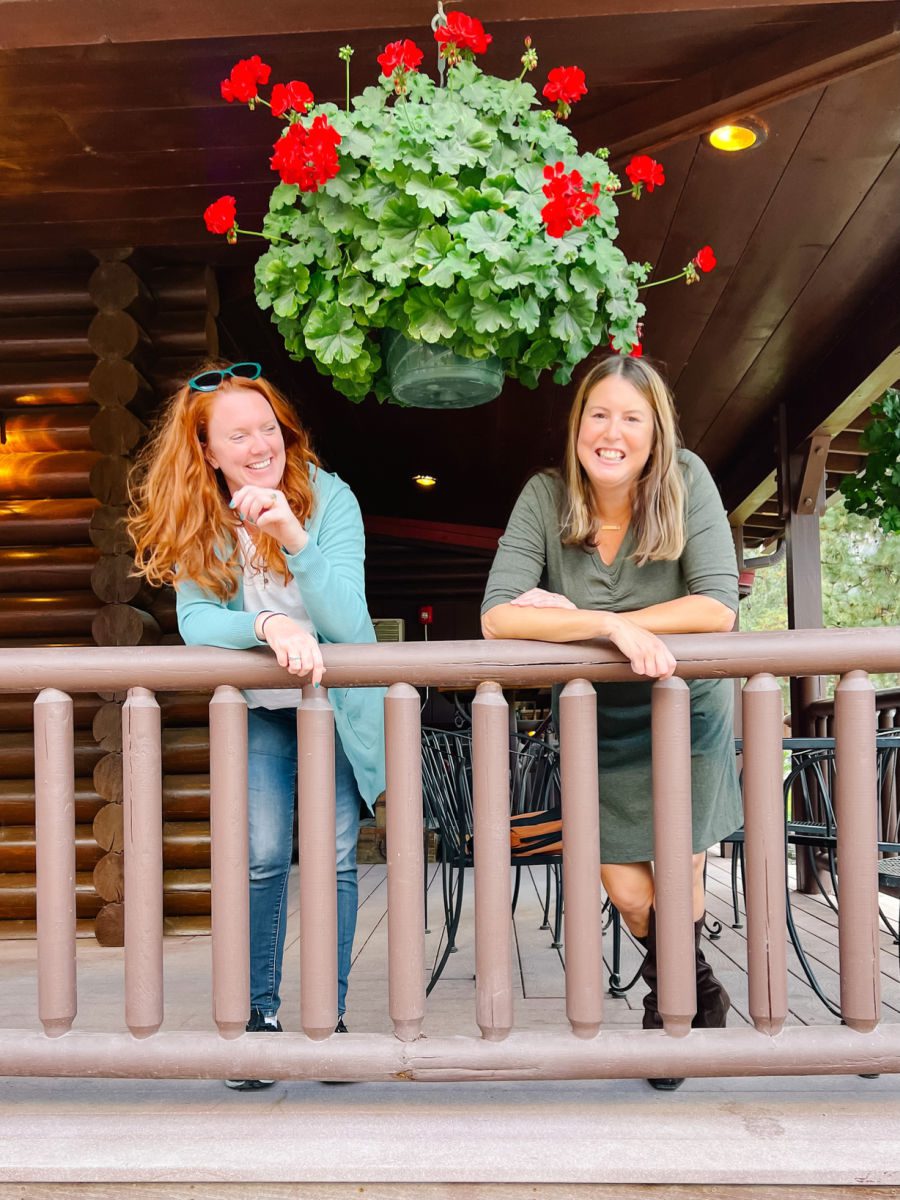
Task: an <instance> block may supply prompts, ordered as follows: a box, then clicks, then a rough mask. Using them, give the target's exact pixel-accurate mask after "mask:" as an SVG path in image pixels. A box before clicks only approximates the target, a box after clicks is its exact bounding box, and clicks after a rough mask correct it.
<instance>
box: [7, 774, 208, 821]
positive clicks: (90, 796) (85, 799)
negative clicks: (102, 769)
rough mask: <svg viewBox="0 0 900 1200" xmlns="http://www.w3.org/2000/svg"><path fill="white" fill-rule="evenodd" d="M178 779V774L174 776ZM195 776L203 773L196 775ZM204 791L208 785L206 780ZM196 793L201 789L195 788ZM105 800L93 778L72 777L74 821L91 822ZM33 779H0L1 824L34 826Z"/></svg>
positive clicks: (201, 815) (202, 815)
mask: <svg viewBox="0 0 900 1200" xmlns="http://www.w3.org/2000/svg"><path fill="white" fill-rule="evenodd" d="M176 778H177V776H176ZM197 778H198V779H204V778H206V776H202V775H198V776H197ZM206 790H207V793H208V791H209V784H208V782H207V789H206ZM197 791H198V792H199V791H200V789H199V788H198V789H197ZM105 804H106V801H105V800H104V799H103V798H102V797H101V796H98V795H97V793H96V792H95V791H94V783H93V780H92V779H76V780H75V821H76V823H78V824H81V825H88V824H90V823H91V822H92V821H93V820H94V818H95V817H96V815H97V813H98V812H99V811H100V809H101V808H103V806H104V805H105ZM208 809H209V804H208V802H207V812H206V813H202V812H197V813H189V814H187V815H189V816H194V815H196V816H197V817H208V816H209V812H208ZM34 819H35V818H34V780H33V779H0V825H33V824H34Z"/></svg>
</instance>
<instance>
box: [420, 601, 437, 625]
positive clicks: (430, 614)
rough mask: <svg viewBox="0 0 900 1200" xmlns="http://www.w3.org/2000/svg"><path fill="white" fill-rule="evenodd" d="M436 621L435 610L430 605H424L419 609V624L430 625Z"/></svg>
mask: <svg viewBox="0 0 900 1200" xmlns="http://www.w3.org/2000/svg"><path fill="white" fill-rule="evenodd" d="M433 620H434V609H433V608H432V607H431V605H430V604H422V605H421V606H420V607H419V624H420V625H430V624H431V623H432V621H433Z"/></svg>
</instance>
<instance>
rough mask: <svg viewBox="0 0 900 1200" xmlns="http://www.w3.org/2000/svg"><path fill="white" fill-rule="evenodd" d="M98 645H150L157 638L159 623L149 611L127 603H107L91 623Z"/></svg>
mask: <svg viewBox="0 0 900 1200" xmlns="http://www.w3.org/2000/svg"><path fill="white" fill-rule="evenodd" d="M91 633H92V635H93V638H94V641H95V642H96V643H97V645H98V646H151V645H154V644H155V643H156V642H157V641H158V640H159V625H158V624H157V623H156V621H154V619H153V618H152V617H151V616H150V614H149V613H145V612H141V610H140V609H138V608H132V607H131V606H130V605H128V604H108V605H106V607H104V608H101V609H100V610H99V612H98V613H97V614H96V616H95V617H94V619H93V622H92V623H91Z"/></svg>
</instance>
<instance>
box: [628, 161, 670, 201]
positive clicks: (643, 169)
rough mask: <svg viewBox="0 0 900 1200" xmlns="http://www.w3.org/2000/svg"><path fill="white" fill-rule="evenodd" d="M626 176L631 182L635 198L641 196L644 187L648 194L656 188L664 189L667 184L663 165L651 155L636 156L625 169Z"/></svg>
mask: <svg viewBox="0 0 900 1200" xmlns="http://www.w3.org/2000/svg"><path fill="white" fill-rule="evenodd" d="M625 174H626V175H627V176H628V178H629V179H630V180H631V194H632V195H633V196H640V194H641V188H642V187H644V186H646V188H647V191H648V192H652V191H653V189H654V188H655V187H662V185H663V184H664V183H665V182H666V176H665V172H664V171H663V165H662V163H658V162H657V161H656V159H655V158H651V157H650V155H649V154H636V155H635V156H634V158H632V160H631V162H630V163H629V164H628V166H627V167H626V168H625Z"/></svg>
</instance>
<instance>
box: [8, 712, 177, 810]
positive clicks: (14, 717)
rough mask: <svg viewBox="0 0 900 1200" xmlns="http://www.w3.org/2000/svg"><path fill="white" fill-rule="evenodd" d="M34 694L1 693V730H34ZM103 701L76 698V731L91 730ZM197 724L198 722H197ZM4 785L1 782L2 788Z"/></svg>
mask: <svg viewBox="0 0 900 1200" xmlns="http://www.w3.org/2000/svg"><path fill="white" fill-rule="evenodd" d="M34 701H35V693H34V692H5V693H4V692H0V730H6V731H9V732H13V731H14V730H16V729H25V730H31V729H33V728H34ZM101 704H102V701H101V700H100V699H99V697H97V696H74V697H73V698H72V718H73V721H74V724H75V728H76V729H91V727H92V724H93V720H94V714H95V713H96V712H97V710H98V709H99V708H100V706H101ZM195 723H196V722H195ZM2 786H3V784H2V782H0V788H2Z"/></svg>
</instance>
